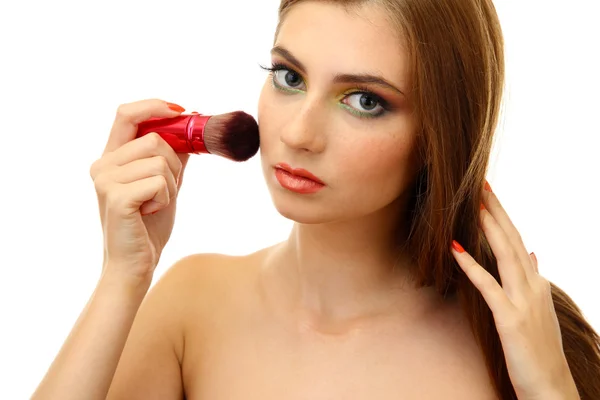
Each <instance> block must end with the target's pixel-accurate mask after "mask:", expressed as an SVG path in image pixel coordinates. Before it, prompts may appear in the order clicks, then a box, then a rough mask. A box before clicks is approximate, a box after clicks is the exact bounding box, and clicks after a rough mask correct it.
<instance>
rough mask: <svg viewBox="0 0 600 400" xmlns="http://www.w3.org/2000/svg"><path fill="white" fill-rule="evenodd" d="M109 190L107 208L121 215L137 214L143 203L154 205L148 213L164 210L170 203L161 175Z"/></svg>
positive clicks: (165, 184) (166, 185)
mask: <svg viewBox="0 0 600 400" xmlns="http://www.w3.org/2000/svg"><path fill="white" fill-rule="evenodd" d="M115 185H116V186H115V187H113V188H111V190H110V191H109V193H110V195H109V196H108V206H109V208H110V209H111V210H116V211H118V212H121V213H123V215H131V214H133V213H136V212H138V210H140V207H141V206H142V204H144V203H145V202H149V201H153V202H154V203H155V204H156V205H154V206H153V208H152V209H150V210H146V211H147V212H148V213H151V212H155V211H158V210H160V209H162V208H165V207H167V206H168V205H169V203H170V195H169V188H168V184H167V181H166V179H165V177H164V176H162V175H155V176H151V177H149V178H144V179H140V180H137V181H134V182H131V183H127V184H118V183H116V182H115Z"/></svg>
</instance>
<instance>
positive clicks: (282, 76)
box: [273, 68, 303, 90]
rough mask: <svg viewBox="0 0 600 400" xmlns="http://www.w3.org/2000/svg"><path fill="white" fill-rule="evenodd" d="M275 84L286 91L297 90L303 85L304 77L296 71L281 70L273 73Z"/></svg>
mask: <svg viewBox="0 0 600 400" xmlns="http://www.w3.org/2000/svg"><path fill="white" fill-rule="evenodd" d="M273 81H274V83H275V84H276V85H277V86H279V87H282V88H284V89H287V88H290V89H296V90H298V88H299V86H300V85H302V83H303V81H302V77H301V76H300V74H298V73H297V72H296V71H292V70H289V69H285V68H279V69H276V70H274V71H273Z"/></svg>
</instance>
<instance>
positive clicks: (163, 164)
mask: <svg viewBox="0 0 600 400" xmlns="http://www.w3.org/2000/svg"><path fill="white" fill-rule="evenodd" d="M156 162H157V164H158V172H160V173H161V174H167V173H169V171H170V169H169V162H168V161H167V158H166V157H165V156H156Z"/></svg>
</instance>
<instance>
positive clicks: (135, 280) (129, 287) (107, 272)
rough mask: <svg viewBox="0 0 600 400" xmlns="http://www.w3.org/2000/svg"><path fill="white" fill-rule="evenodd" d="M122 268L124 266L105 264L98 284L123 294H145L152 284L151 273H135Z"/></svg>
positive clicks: (136, 295)
mask: <svg viewBox="0 0 600 400" xmlns="http://www.w3.org/2000/svg"><path fill="white" fill-rule="evenodd" d="M124 270H126V268H117V267H114V266H108V265H107V266H105V268H103V270H102V275H101V277H100V282H99V284H98V286H99V287H101V288H103V289H106V290H108V291H110V292H117V293H119V294H122V295H125V296H133V297H138V296H142V297H143V296H145V295H146V293H147V292H148V290H149V289H150V285H151V284H152V274H145V275H135V274H131V273H128V272H123V271H124Z"/></svg>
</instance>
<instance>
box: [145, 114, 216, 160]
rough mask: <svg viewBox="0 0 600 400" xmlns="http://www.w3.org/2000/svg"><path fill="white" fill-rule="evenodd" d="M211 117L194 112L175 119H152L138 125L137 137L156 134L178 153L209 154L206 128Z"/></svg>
mask: <svg viewBox="0 0 600 400" xmlns="http://www.w3.org/2000/svg"><path fill="white" fill-rule="evenodd" d="M211 117H212V115H202V114H199V113H197V112H192V113H191V114H181V115H179V116H177V117H173V118H150V119H148V120H146V121H144V122H141V123H140V124H138V132H137V137H142V136H144V135H147V134H148V133H150V132H156V133H158V134H159V135H160V137H162V138H163V139H164V140H165V141H166V142H167V143H169V145H170V146H171V147H172V148H173V150H175V152H177V153H193V154H200V153H208V150H207V149H206V146H205V145H204V127H205V126H206V123H207V122H208V120H209V119H210V118H211Z"/></svg>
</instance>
